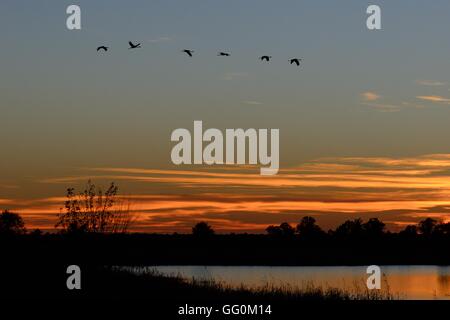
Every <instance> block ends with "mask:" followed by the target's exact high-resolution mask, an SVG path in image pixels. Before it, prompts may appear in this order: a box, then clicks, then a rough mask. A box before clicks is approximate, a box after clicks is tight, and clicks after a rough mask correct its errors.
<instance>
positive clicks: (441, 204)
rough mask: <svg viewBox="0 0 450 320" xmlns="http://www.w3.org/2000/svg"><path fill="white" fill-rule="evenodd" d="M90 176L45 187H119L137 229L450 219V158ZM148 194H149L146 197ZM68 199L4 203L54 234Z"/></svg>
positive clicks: (98, 171)
mask: <svg viewBox="0 0 450 320" xmlns="http://www.w3.org/2000/svg"><path fill="white" fill-rule="evenodd" d="M81 170H82V171H84V173H85V174H84V175H80V176H67V177H53V178H47V179H43V180H40V183H46V184H55V185H61V192H62V193H63V192H64V190H65V188H66V187H67V185H73V186H77V187H78V188H80V187H83V186H84V183H85V182H86V180H87V179H88V177H90V178H92V179H93V180H94V181H95V182H98V184H107V183H108V182H110V181H115V182H117V183H118V185H119V186H120V187H121V190H122V191H125V190H135V191H136V190H140V191H139V193H136V192H134V193H133V192H132V193H131V194H128V195H126V196H124V197H125V198H126V199H128V200H130V201H131V203H132V204H133V212H135V213H136V216H137V219H136V224H135V226H134V230H138V231H149V232H175V231H176V232H189V231H190V228H191V227H192V225H193V224H195V223H196V222H197V221H200V220H205V221H208V222H210V223H211V224H212V225H213V226H214V228H216V229H217V230H218V231H220V232H238V231H242V232H264V228H265V227H266V226H267V224H273V223H280V222H283V221H288V222H291V223H295V222H296V221H298V220H299V219H300V218H301V217H302V216H304V215H313V216H315V217H316V218H317V219H318V221H319V223H321V224H322V225H323V226H324V227H326V228H333V227H335V226H336V225H337V224H339V223H342V222H343V221H344V220H345V219H353V218H356V217H362V218H370V217H379V218H381V219H383V221H385V222H386V223H387V224H388V226H389V228H390V229H392V230H397V229H398V228H401V227H403V226H404V225H405V224H409V223H416V222H418V221H419V220H421V219H423V218H425V217H434V218H439V219H442V220H445V221H450V154H431V155H424V156H417V157H403V158H389V157H335V158H320V159H316V160H313V161H309V162H305V163H302V164H299V165H298V166H293V167H290V168H284V169H282V170H280V173H279V174H278V175H277V176H270V177H264V176H260V175H259V172H258V168H257V167H255V166H230V167H224V166H223V167H196V166H192V167H189V169H186V170H178V169H147V168H120V167H93V168H83V169H81ZM143 190H145V191H143ZM61 195H62V194H58V195H53V196H50V197H47V198H42V199H4V200H2V201H0V203H3V206H4V207H7V208H11V209H15V210H18V211H19V212H20V213H21V214H22V215H23V216H24V217H25V219H26V222H27V223H28V224H29V226H30V227H31V228H32V227H40V228H43V229H52V228H53V226H54V224H55V221H56V215H57V214H58V213H59V210H60V208H61V207H62V206H63V202H64V197H61Z"/></svg>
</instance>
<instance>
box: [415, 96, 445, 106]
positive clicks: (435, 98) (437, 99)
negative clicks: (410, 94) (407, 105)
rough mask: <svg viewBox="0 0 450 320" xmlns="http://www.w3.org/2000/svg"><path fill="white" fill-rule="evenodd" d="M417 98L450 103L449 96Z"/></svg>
mask: <svg viewBox="0 0 450 320" xmlns="http://www.w3.org/2000/svg"><path fill="white" fill-rule="evenodd" d="M416 98H417V99H420V100H424V101H429V102H434V103H445V104H450V98H445V97H441V96H434V95H431V96H417V97H416Z"/></svg>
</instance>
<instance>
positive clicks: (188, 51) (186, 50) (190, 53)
mask: <svg viewBox="0 0 450 320" xmlns="http://www.w3.org/2000/svg"><path fill="white" fill-rule="evenodd" d="M181 52H184V53H186V54H187V55H188V56H189V57H192V54H193V53H194V50H188V49H184V50H183V51H181Z"/></svg>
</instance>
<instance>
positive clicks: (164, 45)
mask: <svg viewBox="0 0 450 320" xmlns="http://www.w3.org/2000/svg"><path fill="white" fill-rule="evenodd" d="M75 3H76V4H78V5H79V6H80V7H81V10H82V30H80V31H69V30H67V29H66V21H65V20H66V17H67V15H66V13H65V11H66V7H67V6H68V5H69V4H75ZM374 3H375V2H373V1H370V2H366V1H360V0H349V1H341V3H340V4H339V6H336V1H331V0H330V1H324V0H320V1H317V0H315V1H313V0H307V1H276V2H275V1H266V0H258V1H257V0H248V1H241V0H239V1H238V0H231V1H226V2H225V1H206V0H203V1H200V0H192V1H181V0H178V1H170V0H164V1H162V0H161V1H143V0H142V1H137V0H131V1H95V2H94V1H85V0H79V1H78V0H77V1H50V0H42V1H31V0H30V1H17V0H14V1H13V0H3V1H1V3H0V30H1V31H0V40H1V42H2V44H3V45H2V49H1V50H0V65H1V69H0V72H1V76H0V111H1V113H0V115H1V116H0V146H1V149H0V150H1V157H0V209H11V210H14V211H16V212H18V213H20V214H21V215H22V216H23V217H24V218H25V221H26V223H27V226H28V228H41V229H45V230H51V229H53V226H54V224H55V222H56V214H57V213H58V212H59V208H61V207H62V206H63V201H64V195H65V190H66V188H68V187H71V186H73V187H76V188H77V189H78V190H80V189H81V188H83V187H84V185H85V183H86V181H87V180H88V179H92V180H93V182H94V183H96V184H97V185H99V186H103V187H105V188H106V187H107V186H108V183H109V182H111V181H115V182H116V183H117V184H118V186H119V188H120V194H122V195H124V196H125V197H126V198H127V199H130V201H131V203H132V209H133V210H134V212H135V213H136V222H135V224H134V226H133V229H134V230H136V231H147V232H175V231H177V232H189V231H190V228H191V227H192V225H193V224H195V222H197V221H200V220H204V221H208V222H209V223H210V224H211V225H212V226H213V227H214V228H215V229H216V230H218V231H219V232H264V229H265V227H266V226H267V225H269V224H279V223H281V222H283V221H288V222H291V223H293V224H294V223H296V222H298V221H299V220H300V219H301V217H303V216H305V215H312V216H314V217H316V218H317V220H318V223H319V224H320V225H321V226H322V227H323V228H324V229H328V228H334V227H335V226H336V225H337V224H339V223H342V222H343V221H344V220H346V219H353V218H357V217H361V218H363V219H367V218H370V217H379V218H381V219H382V220H383V221H385V222H386V223H387V225H388V227H389V228H390V229H391V230H398V229H399V228H403V227H404V225H405V224H409V223H416V222H417V221H419V220H421V219H423V218H425V217H434V218H438V219H442V220H444V221H450V76H449V75H450V60H449V57H450V54H449V53H450V41H449V40H448V39H449V36H448V33H449V30H450V20H449V19H448V13H449V12H450V2H449V1H448V0H434V1H432V2H427V1H417V0H409V1H406V0H402V1H376V4H378V5H380V6H381V9H382V28H383V29H382V30H381V31H368V30H367V28H366V23H365V20H366V17H367V15H366V14H365V11H366V8H367V6H368V5H369V4H374ZM130 40H131V41H133V42H141V43H142V48H141V49H136V50H128V45H127V42H128V41H130ZM99 45H106V46H109V47H110V51H108V52H107V53H101V54H99V53H97V52H96V48H97V46H99ZM183 49H193V50H194V51H195V52H194V57H193V58H189V57H188V56H186V55H185V54H183V53H182V52H181V50H183ZM218 51H228V52H231V56H230V57H226V58H224V57H217V52H218ZM261 55H271V56H273V61H271V62H270V63H263V62H261V61H259V60H258V57H260V56H261ZM295 57H298V58H303V59H304V62H303V65H302V67H301V68H297V67H295V66H291V65H289V62H288V60H289V59H290V58H295ZM194 120H202V121H203V126H204V127H205V128H219V129H222V130H224V129H225V128H244V129H246V128H257V129H258V128H277V129H280V172H279V173H278V175H276V176H270V177H263V176H260V175H259V166H256V167H248V166H220V167H219V166H206V165H204V166H202V165H198V166H175V165H173V164H172V162H171V159H170V151H171V149H172V147H173V146H174V143H172V142H171V141H170V134H171V132H172V131H173V130H174V129H176V128H187V129H189V130H192V128H193V121H194Z"/></svg>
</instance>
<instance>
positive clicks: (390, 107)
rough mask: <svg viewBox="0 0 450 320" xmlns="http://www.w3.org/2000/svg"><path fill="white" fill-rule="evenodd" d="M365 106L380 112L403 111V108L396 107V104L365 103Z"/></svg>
mask: <svg viewBox="0 0 450 320" xmlns="http://www.w3.org/2000/svg"><path fill="white" fill-rule="evenodd" d="M363 105H366V106H369V107H371V108H374V109H376V110H377V111H380V112H398V111H400V110H401V106H398V105H394V104H384V103H370V102H365V103H363Z"/></svg>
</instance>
